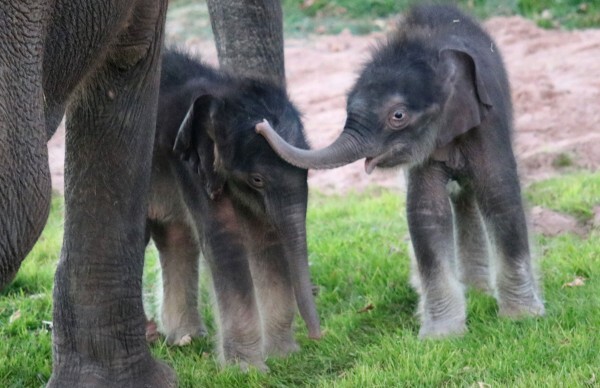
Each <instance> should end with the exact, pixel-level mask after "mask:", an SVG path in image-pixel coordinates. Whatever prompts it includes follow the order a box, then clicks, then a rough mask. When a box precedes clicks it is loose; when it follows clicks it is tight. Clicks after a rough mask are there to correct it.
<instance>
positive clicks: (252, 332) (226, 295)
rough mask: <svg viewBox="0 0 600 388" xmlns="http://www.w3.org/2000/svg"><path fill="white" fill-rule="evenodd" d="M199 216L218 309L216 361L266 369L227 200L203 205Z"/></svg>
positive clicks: (237, 229) (239, 236) (239, 234)
mask: <svg viewBox="0 0 600 388" xmlns="http://www.w3.org/2000/svg"><path fill="white" fill-rule="evenodd" d="M207 203H208V206H207V208H206V212H205V214H204V215H203V217H204V221H203V224H204V225H203V228H202V229H203V230H204V244H205V247H204V256H205V258H206V260H207V262H208V264H209V266H210V271H211V274H212V281H213V287H214V291H215V297H216V300H217V307H218V310H219V311H218V320H219V345H218V346H219V359H220V361H221V363H222V364H231V363H238V364H239V365H240V367H241V368H242V370H246V369H247V368H248V366H249V365H253V366H255V367H257V368H258V369H259V370H263V371H266V370H268V368H267V366H266V364H265V363H264V355H263V352H262V337H261V328H260V315H259V312H258V307H257V304H256V296H255V293H254V285H253V282H252V276H251V273H250V267H249V263H248V255H249V250H248V248H247V247H246V246H245V245H244V239H243V231H242V229H241V225H240V223H239V220H238V217H237V215H236V214H235V211H234V209H233V205H232V203H231V200H230V199H229V197H228V196H227V195H225V194H223V195H221V196H220V197H219V199H217V200H214V201H209V202H207Z"/></svg>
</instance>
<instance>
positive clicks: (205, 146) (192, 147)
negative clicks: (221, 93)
mask: <svg viewBox="0 0 600 388" xmlns="http://www.w3.org/2000/svg"><path fill="white" fill-rule="evenodd" d="M215 103H216V98H215V97H213V96H211V95H209V94H204V95H201V96H199V97H197V98H195V99H194V100H193V101H192V104H191V105H190V108H189V109H188V111H187V114H186V115H185V117H184V119H183V121H182V122H181V125H180V127H179V130H178V132H177V137H176V138H175V145H174V146H173V151H174V152H175V153H176V154H177V155H179V156H180V158H181V159H182V160H185V161H187V162H188V163H189V164H190V166H191V167H192V169H193V170H194V171H196V172H198V174H199V175H200V176H202V177H203V178H204V181H205V189H206V192H207V194H208V196H209V197H210V198H211V199H215V198H216V197H217V196H218V195H219V194H220V193H221V192H222V191H223V185H224V183H225V182H224V179H223V178H222V176H221V175H220V174H219V173H218V171H217V168H216V167H217V166H218V164H219V161H218V158H219V156H218V152H217V148H216V145H215V142H214V125H213V117H212V116H213V114H214V107H215Z"/></svg>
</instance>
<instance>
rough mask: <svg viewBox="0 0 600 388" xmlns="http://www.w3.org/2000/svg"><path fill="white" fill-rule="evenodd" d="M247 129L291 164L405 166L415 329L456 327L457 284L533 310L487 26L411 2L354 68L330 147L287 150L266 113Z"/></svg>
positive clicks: (459, 309)
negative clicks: (416, 295) (340, 125)
mask: <svg viewBox="0 0 600 388" xmlns="http://www.w3.org/2000/svg"><path fill="white" fill-rule="evenodd" d="M257 131H258V132H260V133H262V134H263V135H264V136H266V137H267V139H268V140H269V142H270V143H271V144H272V146H273V147H274V149H275V150H276V151H277V152H278V153H279V154H280V155H281V156H282V158H284V159H286V160H287V161H288V162H290V163H292V164H294V165H296V166H299V167H303V168H334V167H337V166H341V165H344V164H347V163H350V162H353V161H355V160H358V159H360V158H365V170H366V172H367V173H370V172H371V171H372V170H373V169H374V168H391V167H396V166H402V167H404V168H405V172H406V176H407V181H408V188H407V206H406V210H407V217H408V226H409V231H410V236H411V240H412V247H413V249H414V256H416V264H417V266H416V267H417V274H416V275H417V276H416V278H417V282H416V283H417V289H418V291H419V292H420V306H419V313H420V317H421V329H420V333H419V334H420V336H421V337H427V338H431V337H434V338H435V337H445V336H449V335H458V334H462V333H463V332H464V331H465V330H466V312H465V305H466V302H465V295H464V290H463V284H470V285H474V286H476V287H479V288H484V289H488V288H493V289H494V290H495V296H496V298H497V300H498V304H499V314H500V315H504V316H510V317H522V316H537V315H542V314H544V305H543V303H542V300H541V298H540V295H539V291H538V287H537V284H536V278H535V276H534V271H533V269H532V263H531V255H530V248H529V241H528V232H527V225H526V220H525V215H524V211H523V205H522V200H521V192H520V185H519V179H518V176H517V170H516V162H515V157H514V155H513V151H512V146H511V132H512V105H511V97H510V88H509V83H508V80H507V76H506V72H505V70H504V65H503V62H502V58H501V56H500V53H499V51H498V48H497V46H496V45H495V43H494V41H493V40H492V39H491V38H490V37H489V35H488V34H487V33H485V32H484V31H483V30H482V29H481V27H480V26H479V25H478V24H477V23H476V22H475V21H473V20H472V19H470V18H469V17H468V16H466V15H464V14H463V13H462V12H460V11H458V10H457V9H456V8H453V7H450V6H420V7H415V8H413V9H411V11H410V12H409V13H408V14H407V15H406V16H405V19H404V21H403V22H402V23H401V25H400V26H399V29H398V31H396V32H395V33H394V34H392V35H390V36H389V37H388V40H387V42H385V43H382V44H381V45H380V46H379V47H378V48H377V49H376V50H375V52H374V54H373V57H372V59H371V60H370V61H369V62H368V63H367V64H366V65H365V67H364V68H363V70H362V72H361V74H360V76H359V78H358V80H357V82H356V84H355V85H354V87H353V88H352V89H351V91H350V93H349V96H348V102H347V120H346V124H345V127H344V130H343V132H342V133H341V135H340V136H339V138H338V139H336V141H335V142H334V143H332V144H331V145H330V146H329V147H327V148H325V149H321V150H315V151H306V150H299V149H295V148H293V147H291V146H290V145H289V144H286V143H285V142H284V141H282V139H281V138H279V137H277V135H276V133H274V132H273V131H271V130H270V127H269V125H268V122H265V123H263V124H259V125H258V126H257ZM490 264H491V265H490ZM490 268H493V269H494V270H495V272H494V273H492V271H490Z"/></svg>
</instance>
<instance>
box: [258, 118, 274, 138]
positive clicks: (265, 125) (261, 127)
mask: <svg viewBox="0 0 600 388" xmlns="http://www.w3.org/2000/svg"><path fill="white" fill-rule="evenodd" d="M254 130H255V131H256V133H258V134H261V135H262V134H264V133H265V132H268V131H269V130H271V131H274V129H273V127H271V124H269V122H268V121H267V119H263V121H261V122H260V123H258V124H256V125H255V126H254Z"/></svg>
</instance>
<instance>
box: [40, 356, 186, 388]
mask: <svg viewBox="0 0 600 388" xmlns="http://www.w3.org/2000/svg"><path fill="white" fill-rule="evenodd" d="M117 386H118V387H161V388H162V387H167V388H168V387H177V376H176V374H175V371H174V370H173V369H172V368H171V367H170V366H168V365H167V364H165V363H164V362H162V361H157V360H154V359H152V358H151V357H150V356H148V358H147V361H145V362H139V363H136V364H134V365H130V366H129V367H128V368H124V367H123V366H120V367H119V368H114V369H108V368H102V367H100V366H98V364H95V363H94V364H91V363H90V364H83V363H82V362H79V363H75V362H74V363H71V362H67V360H65V362H63V366H56V365H55V366H54V370H53V371H52V376H51V377H50V381H48V385H47V387H49V388H55V387H56V388H59V387H90V388H96V387H97V388H100V387H102V388H104V387H106V388H108V387H117Z"/></svg>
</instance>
